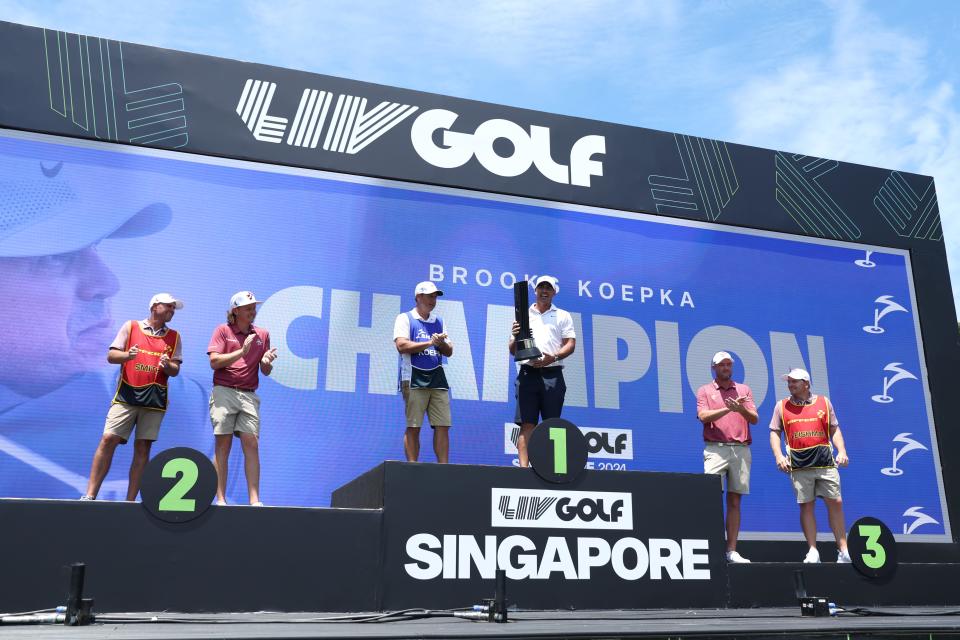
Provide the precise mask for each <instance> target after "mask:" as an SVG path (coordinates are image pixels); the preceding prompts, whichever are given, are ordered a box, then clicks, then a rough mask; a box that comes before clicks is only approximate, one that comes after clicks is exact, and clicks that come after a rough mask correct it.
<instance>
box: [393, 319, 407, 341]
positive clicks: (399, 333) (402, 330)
mask: <svg viewBox="0 0 960 640" xmlns="http://www.w3.org/2000/svg"><path fill="white" fill-rule="evenodd" d="M409 337H410V316H409V315H408V314H406V313H401V314H400V315H398V316H397V319H396V320H395V321H394V323H393V339H394V340H396V339H397V338H409Z"/></svg>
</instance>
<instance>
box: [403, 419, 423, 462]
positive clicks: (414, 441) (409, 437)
mask: <svg viewBox="0 0 960 640" xmlns="http://www.w3.org/2000/svg"><path fill="white" fill-rule="evenodd" d="M403 453H404V454H405V455H406V456H407V462H416V461H417V460H418V459H419V458H420V427H407V430H406V431H404V432H403Z"/></svg>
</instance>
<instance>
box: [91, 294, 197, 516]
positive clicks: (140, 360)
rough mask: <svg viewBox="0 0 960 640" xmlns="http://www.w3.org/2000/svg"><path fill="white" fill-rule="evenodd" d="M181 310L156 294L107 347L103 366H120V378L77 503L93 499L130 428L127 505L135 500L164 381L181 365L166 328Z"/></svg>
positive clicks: (173, 335)
mask: <svg viewBox="0 0 960 640" xmlns="http://www.w3.org/2000/svg"><path fill="white" fill-rule="evenodd" d="M182 308H183V302H182V301H180V300H177V299H176V298H174V297H173V296H171V295H170V294H169V293H158V294H157V295H155V296H153V298H152V299H151V300H150V317H149V318H147V319H146V320H130V321H128V322H125V323H123V326H122V327H121V328H120V331H119V333H117V337H116V338H115V339H114V341H113V343H111V345H110V349H109V350H108V352H107V361H108V362H110V363H111V364H117V365H120V379H119V381H118V382H117V391H116V393H115V394H114V396H113V402H112V403H111V405H110V411H108V412H107V421H106V424H105V425H104V429H103V436H102V437H101V439H100V445H99V446H98V447H97V451H96V453H94V456H93V464H92V465H91V466H90V480H89V482H88V483H87V492H86V493H85V494H84V495H83V496H81V498H80V499H81V500H94V499H96V497H97V493H99V491H100V486H101V485H102V484H103V479H104V478H105V477H106V475H107V472H108V471H109V470H110V463H111V462H112V461H113V454H114V452H115V451H116V448H117V446H118V445H121V444H126V443H127V441H128V440H129V439H130V434H131V433H132V432H133V430H134V428H136V437H135V438H134V445H133V447H134V449H133V461H132V462H131V463H130V484H129V486H128V487H127V500H131V501H132V500H136V499H137V494H138V493H139V492H140V479H141V478H142V477H143V470H144V468H146V466H147V462H149V460H150V447H151V446H152V445H153V442H154V440H156V439H157V437H158V435H159V433H160V422H161V421H162V420H163V416H164V414H165V412H166V410H167V402H168V399H167V380H168V379H169V378H171V377H173V376H176V375H177V374H178V373H180V363H181V362H182V361H183V359H182V356H181V351H182V348H181V345H180V334H179V333H178V332H177V331H174V330H173V329H171V328H170V327H168V326H167V323H168V322H170V320H172V319H173V315H174V313H176V310H177V309H182Z"/></svg>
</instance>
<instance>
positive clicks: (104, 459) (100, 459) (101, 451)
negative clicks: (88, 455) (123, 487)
mask: <svg viewBox="0 0 960 640" xmlns="http://www.w3.org/2000/svg"><path fill="white" fill-rule="evenodd" d="M122 442H123V439H122V438H121V437H120V436H115V435H113V434H110V433H105V434H103V437H102V438H100V444H98V445H97V450H96V451H95V452H94V454H93V462H92V463H91V465H90V479H89V480H88V481H87V493H86V495H88V496H90V497H91V498H96V497H97V494H98V493H100V486H101V485H102V484H103V479H104V478H106V477H107V473H108V472H109V471H110V463H112V462H113V454H114V452H115V451H116V450H117V445H119V444H121V443H122Z"/></svg>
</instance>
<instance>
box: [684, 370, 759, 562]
mask: <svg viewBox="0 0 960 640" xmlns="http://www.w3.org/2000/svg"><path fill="white" fill-rule="evenodd" d="M711 368H712V369H713V376H714V377H713V381H712V382H708V383H707V384H705V385H703V386H702V387H700V388H699V389H698V390H697V418H698V419H699V420H700V422H702V423H703V442H704V445H703V472H704V473H713V474H717V475H720V476H723V477H724V479H725V480H726V486H727V523H726V524H727V561H728V562H736V563H739V562H750V561H749V560H747V559H746V558H744V557H743V556H741V555H740V554H739V553H737V536H739V535H740V498H741V496H743V495H746V494H748V493H750V461H751V455H750V443H751V439H750V425H751V424H757V419H758V418H757V407H756V406H755V405H754V403H753V392H752V391H750V387H748V386H747V385H745V384H743V383H738V382H734V381H733V356H731V355H730V354H729V353H727V352H726V351H718V352H717V353H716V354H714V356H713V362H712V367H711Z"/></svg>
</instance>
